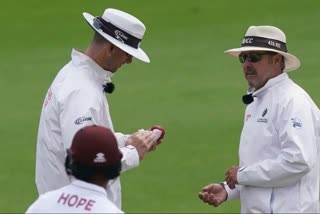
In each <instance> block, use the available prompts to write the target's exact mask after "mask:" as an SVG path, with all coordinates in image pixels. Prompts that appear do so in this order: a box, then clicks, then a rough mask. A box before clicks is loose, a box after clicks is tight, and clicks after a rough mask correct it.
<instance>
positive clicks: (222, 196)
mask: <svg viewBox="0 0 320 214" xmlns="http://www.w3.org/2000/svg"><path fill="white" fill-rule="evenodd" d="M226 53H227V54H230V55H231V56H234V57H238V59H239V61H240V63H241V65H242V70H243V74H244V77H245V79H246V81H247V82H248V88H249V89H248V94H246V95H245V96H244V97H243V102H244V103H245V105H246V111H245V115H244V125H243V129H242V133H241V138H240V145H239V164H237V165H236V166H232V167H230V168H229V169H228V170H227V172H226V173H225V183H220V184H216V183H213V184H209V185H207V186H205V187H204V188H203V189H202V190H201V191H200V193H199V197H200V199H201V200H203V201H204V202H205V203H208V204H211V205H213V206H219V205H220V204H221V203H223V202H224V201H226V200H232V199H235V198H240V200H241V212H242V213H318V212H319V204H318V202H319V151H320V149H319V143H320V141H319V140H320V133H319V132H320V115H319V109H318V107H317V106H316V105H315V103H314V102H313V101H312V99H311V98H310V96H309V95H308V94H307V93H306V92H305V91H304V90H303V89H302V88H301V87H300V86H298V85H297V84H295V83H294V82H293V81H292V80H291V79H290V78H289V76H288V73H287V72H288V71H292V70H296V69H297V68H298V67H299V66H300V61H299V60H298V58H297V57H295V56H294V55H292V54H290V53H288V47H287V42H286V36H285V34H284V32H283V31H282V30H280V29H279V28H277V27H274V26H250V27H249V28H248V30H247V32H246V34H245V36H244V38H243V40H242V44H241V47H240V48H234V49H230V50H227V51H226Z"/></svg>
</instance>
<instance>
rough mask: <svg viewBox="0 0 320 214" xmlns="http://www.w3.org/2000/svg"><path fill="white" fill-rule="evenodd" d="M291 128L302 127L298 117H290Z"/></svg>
mask: <svg viewBox="0 0 320 214" xmlns="http://www.w3.org/2000/svg"><path fill="white" fill-rule="evenodd" d="M291 121H292V126H293V128H296V129H300V128H302V122H301V120H300V119H299V118H297V117H293V118H291Z"/></svg>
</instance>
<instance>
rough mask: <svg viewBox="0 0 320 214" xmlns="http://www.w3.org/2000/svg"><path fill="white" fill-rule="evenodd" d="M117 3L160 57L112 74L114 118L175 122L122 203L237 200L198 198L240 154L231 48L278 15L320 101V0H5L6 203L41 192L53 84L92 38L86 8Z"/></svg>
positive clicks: (0, 189) (146, 123)
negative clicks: (47, 98)
mask: <svg viewBox="0 0 320 214" xmlns="http://www.w3.org/2000/svg"><path fill="white" fill-rule="evenodd" d="M108 7H113V8H118V9H122V10H124V11H127V12H129V13H132V14H133V15H136V16H137V17H139V18H140V19H141V20H142V21H143V22H144V23H145V25H146V26H147V32H146V35H145V38H144V40H143V43H142V48H143V49H144V50H145V51H146V52H147V53H148V55H149V56H150V58H151V64H144V63H141V62H139V61H137V60H135V61H134V62H133V63H132V64H131V65H127V66H124V67H123V68H122V69H121V70H120V71H119V72H118V73H117V75H116V76H115V77H114V78H113V81H114V83H115V84H116V91H115V93H114V94H112V95H109V97H108V99H109V101H110V107H111V112H112V117H113V122H114V126H115V129H116V130H118V131H122V132H125V133H131V132H134V131H136V130H137V129H139V128H148V127H150V126H152V125H153V124H160V125H162V126H164V127H165V128H166V131H167V135H166V140H165V142H164V143H163V144H162V145H161V147H159V148H158V149H157V150H156V152H154V153H150V154H149V155H148V156H147V157H146V158H145V160H143V162H142V163H141V165H140V167H139V168H136V169H134V170H132V171H129V172H127V173H125V174H123V176H122V189H123V210H124V211H126V212H128V213H133V212H136V213H143V212H156V213H221V212H228V213H230V212H239V210H240V204H239V201H234V202H228V203H226V204H224V205H222V206H221V207H219V208H214V207H210V206H208V205H206V204H203V203H201V202H200V200H198V198H197V193H198V191H199V190H200V189H201V188H202V187H203V186H204V185H206V184H208V183H210V182H219V181H223V178H224V173H225V171H226V169H227V168H228V167H229V166H231V165H236V164H237V160H238V156H237V154H238V151H237V150H238V142H239V135H240V131H241V127H242V118H243V111H244V108H245V106H244V105H243V104H242V102H241V95H242V94H244V93H245V91H246V83H245V81H244V79H243V77H242V72H241V67H240V64H239V62H238V61H237V60H236V59H233V58H231V57H228V56H226V55H224V54H223V51H224V50H226V49H229V48H233V47H238V46H239V45H240V43H241V41H242V37H243V36H244V34H245V32H246V30H247V28H248V26H250V25H275V26H278V27H280V28H281V29H283V30H284V31H285V32H286V34H287V42H288V47H289V51H290V52H292V53H293V54H295V55H297V56H298V57H299V58H300V60H301V62H302V66H301V68H300V69H299V70H298V71H295V72H292V73H290V75H291V77H292V78H293V79H294V80H295V81H296V82H297V83H298V84H300V85H301V86H302V87H304V88H305V90H306V91H307V92H309V94H310V95H311V96H312V97H313V99H314V100H315V102H316V103H317V104H318V105H320V94H319V85H320V84H319V83H320V73H319V65H320V64H319V50H320V39H319V38H320V28H319V20H320V1H318V0H305V1H292V0H282V1H278V0H269V1H264V2H255V1H236V0H234V1H232V0H215V1H214V0H198V1H195V0H185V1H183V0H176V1H174V0H170V1H169V0H161V1H160V0H158V1H156V0H140V1H138V0H124V1H111V0H110V1H102V0H99V1H85V0H68V1H61V0H56V1H40V0H29V1H22V0H19V1H18V0H11V1H2V2H1V14H0V17H1V19H0V22H1V28H2V29H1V51H0V57H1V62H0V74H1V76H0V97H1V107H0V109H1V125H0V136H1V143H0V151H1V168H0V169H1V172H0V212H4V213H12V212H14V213H18V212H24V211H25V210H26V208H27V207H28V206H29V204H30V203H32V202H33V201H34V200H35V199H36V197H37V192H36V187H35V184H34V165H35V148H36V135H37V128H38V121H39V116H40V110H41V105H42V102H43V98H44V95H45V93H46V91H47V88H48V86H49V84H50V83H51V81H52V80H53V78H54V77H55V75H56V73H57V72H58V70H59V69H60V68H61V67H62V66H63V65H64V64H65V63H66V62H68V61H69V59H70V53H71V49H72V48H79V49H82V50H84V49H85V48H86V47H87V45H88V43H89V41H90V40H91V37H92V30H91V28H90V27H89V26H88V25H87V23H86V22H85V20H84V19H83V18H82V12H85V11H86V12H89V13H91V14H93V15H101V14H102V13H103V11H104V9H105V8H108Z"/></svg>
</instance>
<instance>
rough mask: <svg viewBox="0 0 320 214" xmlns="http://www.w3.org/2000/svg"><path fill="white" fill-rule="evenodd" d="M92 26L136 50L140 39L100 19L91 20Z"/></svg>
mask: <svg viewBox="0 0 320 214" xmlns="http://www.w3.org/2000/svg"><path fill="white" fill-rule="evenodd" d="M93 26H94V27H95V28H97V29H101V30H102V31H103V32H104V33H106V34H108V35H109V36H111V37H113V38H115V39H117V40H118V41H120V42H122V43H124V44H126V45H129V46H131V47H133V48H135V49H138V47H139V44H140V42H141V39H138V38H136V37H134V36H132V35H130V34H128V33H126V32H125V31H123V30H121V29H120V28H117V27H116V26H114V25H113V24H111V23H110V22H107V21H105V20H103V19H102V18H101V17H95V18H94V20H93Z"/></svg>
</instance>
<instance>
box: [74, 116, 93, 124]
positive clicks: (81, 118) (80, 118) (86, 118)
mask: <svg viewBox="0 0 320 214" xmlns="http://www.w3.org/2000/svg"><path fill="white" fill-rule="evenodd" d="M90 120H92V117H79V118H78V119H76V121H74V123H75V124H76V125H80V124H82V123H83V122H85V121H90Z"/></svg>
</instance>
